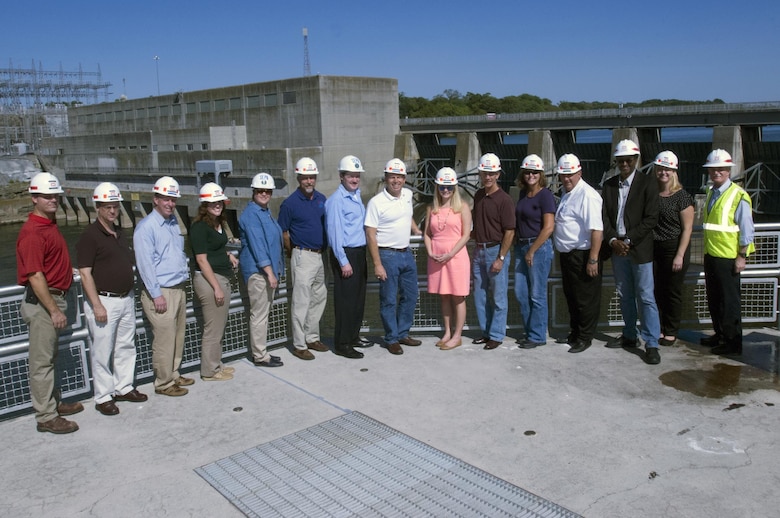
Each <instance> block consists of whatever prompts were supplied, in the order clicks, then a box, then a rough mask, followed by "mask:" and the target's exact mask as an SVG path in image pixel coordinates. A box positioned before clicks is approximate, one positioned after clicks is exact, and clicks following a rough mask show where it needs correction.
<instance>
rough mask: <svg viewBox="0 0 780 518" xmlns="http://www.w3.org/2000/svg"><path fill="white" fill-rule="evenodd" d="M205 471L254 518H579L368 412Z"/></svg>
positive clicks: (245, 453)
mask: <svg viewBox="0 0 780 518" xmlns="http://www.w3.org/2000/svg"><path fill="white" fill-rule="evenodd" d="M195 472H196V473H198V475H200V476H201V477H203V478H204V479H205V480H206V481H207V482H208V483H209V484H211V485H212V486H213V487H214V488H215V489H216V490H217V491H219V492H220V493H221V494H222V495H223V496H225V498H227V499H228V500H229V501H230V502H231V503H232V504H233V505H235V506H236V507H237V508H238V509H239V510H241V511H242V512H244V513H245V514H246V515H247V516H263V517H271V516H283V517H293V516H301V517H303V516H413V517H420V516H448V517H450V516H451V517H457V516H469V517H472V516H490V517H499V516H507V517H509V516H529V517H553V516H563V517H576V516H579V515H578V514H576V513H573V512H572V511H569V510H567V509H565V508H563V507H561V506H559V505H557V504H554V503H552V502H550V501H548V500H545V499H543V498H541V497H539V496H536V495H534V494H533V493H529V492H528V491H525V490H524V489H522V488H519V487H517V486H515V485H512V484H510V483H509V482H506V481H505V480H501V479H499V478H497V477H495V476H493V475H491V474H489V473H486V472H484V471H482V470H480V469H477V468H475V467H474V466H472V465H470V464H466V463H465V462H463V461H461V460H458V459H456V458H454V457H452V456H451V455H448V454H446V453H444V452H442V451H439V450H437V449H435V448H433V447H431V446H428V445H427V444H425V443H423V442H420V441H418V440H416V439H414V438H412V437H409V436H408V435H405V434H402V433H400V432H398V431H397V430H394V429H392V428H390V427H388V426H386V425H384V424H382V423H380V422H378V421H376V420H374V419H371V418H370V417H367V416H365V415H363V414H361V413H359V412H351V413H349V414H346V415H343V416H340V417H337V418H335V419H331V420H330V421H326V422H324V423H321V424H318V425H315V426H312V427H310V428H306V429H305V430H302V431H300V432H297V433H293V434H290V435H287V436H285V437H281V438H279V439H276V440H274V441H271V442H268V443H265V444H261V445H260V446H257V447H255V448H251V449H249V450H246V451H243V452H241V453H237V454H235V455H232V456H230V457H227V458H224V459H221V460H218V461H216V462H214V463H211V464H208V465H206V466H202V467H200V468H197V469H196V470H195Z"/></svg>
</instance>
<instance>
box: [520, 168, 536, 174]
mask: <svg viewBox="0 0 780 518" xmlns="http://www.w3.org/2000/svg"><path fill="white" fill-rule="evenodd" d="M523 174H525V175H529V174H539V171H529V170H527V169H526V170H525V171H523Z"/></svg>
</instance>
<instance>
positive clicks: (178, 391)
mask: <svg viewBox="0 0 780 518" xmlns="http://www.w3.org/2000/svg"><path fill="white" fill-rule="evenodd" d="M188 392H189V390H187V389H186V388H184V387H180V386H179V385H177V384H176V383H174V384H173V385H171V386H170V387H168V388H164V389H158V388H156V389H154V393H155V394H160V395H162V396H171V397H178V396H184V395H186V394H187V393H188Z"/></svg>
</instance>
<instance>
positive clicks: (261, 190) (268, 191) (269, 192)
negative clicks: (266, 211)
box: [255, 189, 274, 194]
mask: <svg viewBox="0 0 780 518" xmlns="http://www.w3.org/2000/svg"><path fill="white" fill-rule="evenodd" d="M273 192H274V191H273V190H272V189H255V194H272V193H273Z"/></svg>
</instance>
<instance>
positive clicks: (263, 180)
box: [252, 173, 276, 189]
mask: <svg viewBox="0 0 780 518" xmlns="http://www.w3.org/2000/svg"><path fill="white" fill-rule="evenodd" d="M252 189H276V184H275V183H274V177H273V176H271V175H270V174H268V173H257V174H256V175H255V177H254V178H252Z"/></svg>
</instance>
